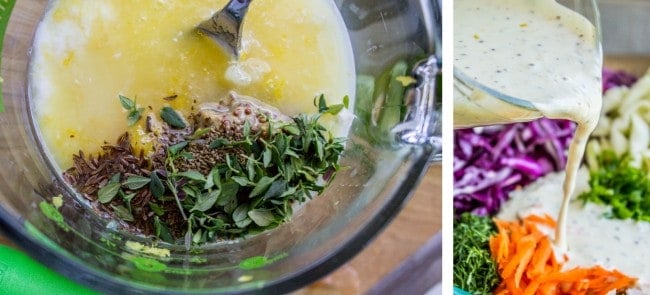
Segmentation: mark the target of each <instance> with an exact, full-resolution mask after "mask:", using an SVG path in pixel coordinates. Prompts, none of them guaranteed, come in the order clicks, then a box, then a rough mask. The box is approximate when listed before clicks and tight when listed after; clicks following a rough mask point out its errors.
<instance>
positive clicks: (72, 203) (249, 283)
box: [0, 0, 441, 294]
mask: <svg viewBox="0 0 650 295" xmlns="http://www.w3.org/2000/svg"><path fill="white" fill-rule="evenodd" d="M9 2H11V5H5V4H1V5H4V6H3V7H0V8H3V10H5V11H6V13H7V14H9V13H10V15H11V16H10V18H9V19H8V21H9V25H8V28H7V31H6V34H5V36H4V48H3V52H2V72H1V74H2V78H3V80H4V81H3V91H2V93H3V102H4V108H5V110H4V112H2V113H0V230H2V232H4V234H5V235H7V236H8V237H9V238H11V239H12V240H13V241H14V242H15V243H16V244H17V245H18V246H19V247H20V248H22V249H23V250H24V251H26V252H27V253H28V254H29V255H30V256H32V257H34V258H36V259H37V260H38V261H40V262H41V263H43V264H45V265H47V266H49V267H50V268H52V269H54V270H55V271H57V272H59V273H61V274H63V275H64V276H66V277H68V278H71V279H73V280H74V281H76V282H79V283H81V284H83V285H86V286H89V287H91V288H93V289H96V290H98V291H101V292H104V293H124V292H128V293H129V294H133V293H136V294H137V293H192V294H201V293H231V294H232V293H253V292H256V293H258V292H264V293H286V292H290V291H292V290H295V289H297V288H299V287H302V286H304V285H306V284H308V283H310V282H312V281H314V280H316V279H318V278H320V277H322V276H324V275H325V274H327V273H329V272H330V271H332V270H334V269H335V268H337V267H338V266H340V265H341V264H343V263H344V262H346V261H347V260H349V259H350V258H351V257H352V256H354V255H355V254H356V253H358V252H359V251H360V250H361V249H362V248H363V247H364V246H365V245H366V244H367V243H369V241H370V240H371V239H372V238H373V237H374V236H375V235H376V234H377V233H378V232H379V231H380V230H381V229H382V228H383V227H384V226H385V225H386V224H387V223H388V222H389V221H390V220H391V219H392V218H393V217H394V216H395V215H396V213H397V212H398V211H399V210H400V208H401V206H402V205H403V204H404V203H405V201H406V200H407V199H408V197H409V195H410V193H411V191H412V190H413V188H414V187H415V186H416V185H417V184H418V182H419V179H420V177H421V174H422V173H423V171H424V170H425V168H426V167H427V166H428V165H429V163H430V161H431V160H432V159H435V158H439V155H440V137H439V135H440V124H438V123H439V116H438V113H437V111H436V110H439V109H440V108H439V101H436V98H437V97H439V93H437V92H436V90H437V87H436V86H437V84H436V79H435V78H436V76H437V75H438V73H439V71H438V69H439V66H440V64H439V62H438V61H439V54H440V51H439V50H440V46H439V44H440V33H441V32H440V25H439V24H440V23H441V22H440V13H439V11H440V9H439V7H440V4H439V2H435V1H431V0H408V1H393V0H379V1H378V0H336V1H334V2H335V3H336V5H337V7H338V8H339V10H340V12H341V15H342V16H343V18H344V20H345V23H346V25H347V28H348V32H349V36H350V40H351V44H352V47H353V51H354V57H355V65H356V73H357V76H358V83H357V94H356V107H355V113H356V115H357V116H356V119H355V122H354V124H353V127H352V131H351V134H350V139H349V141H348V144H347V147H346V150H345V152H344V155H343V156H342V159H341V165H342V166H344V167H347V169H343V170H342V171H340V173H339V174H338V175H337V177H336V178H335V179H334V180H333V182H332V184H331V185H330V186H329V187H328V188H327V189H326V190H325V191H324V192H323V193H322V194H321V195H319V196H317V197H315V198H314V199H313V200H311V201H309V202H307V203H306V204H305V205H304V207H303V208H301V209H300V210H298V211H297V212H295V215H294V216H293V218H292V221H291V222H289V223H287V224H285V225H283V226H280V227H278V228H276V229H274V230H272V231H268V232H264V233H261V234H258V235H255V236H252V237H248V238H245V239H238V240H234V241H229V242H221V243H217V244H210V245H206V246H201V247H197V248H195V249H191V250H190V251H187V250H186V249H185V247H184V246H182V245H163V244H159V245H157V246H156V247H157V248H164V249H167V250H169V251H170V256H168V257H161V256H157V255H155V254H154V253H153V252H155V251H153V250H151V248H148V246H151V245H152V243H151V241H150V240H148V239H145V238H142V237H139V236H135V235H131V234H128V233H125V232H120V231H118V230H115V229H113V227H112V226H111V225H110V223H109V221H108V220H105V219H103V218H101V217H99V216H98V215H96V214H95V213H93V211H92V210H90V208H89V205H88V204H87V203H86V202H85V201H83V200H81V199H80V198H78V197H77V196H76V195H75V193H74V191H72V190H71V189H70V188H69V187H68V186H66V185H65V184H64V183H63V182H62V180H61V177H60V175H58V174H57V173H55V170H54V169H53V165H52V164H51V163H49V162H48V158H47V157H46V156H45V155H44V154H43V148H42V146H41V143H40V142H39V141H38V137H37V135H36V131H35V130H34V124H33V123H32V118H31V114H30V102H29V93H28V91H27V89H28V81H27V69H28V65H29V60H30V48H31V45H32V41H33V36H34V31H35V28H36V25H37V24H38V22H39V20H40V18H41V16H42V15H43V12H44V11H45V9H46V7H47V5H48V1H45V0H18V1H16V2H15V6H14V7H13V10H12V9H11V8H12V5H13V1H9ZM0 21H7V18H6V17H3V18H0ZM400 63H401V64H406V65H408V69H409V70H408V71H407V72H406V74H412V75H413V77H415V78H416V80H417V83H415V84H414V85H413V86H409V87H405V88H404V87H402V86H401V84H400V83H397V81H394V80H390V79H389V80H386V79H383V80H382V78H381V77H382V75H383V77H386V76H387V77H389V78H394V77H393V76H391V74H395V67H396V65H397V64H400ZM411 70H412V71H411ZM382 81H383V82H382ZM386 81H388V82H386ZM395 101H399V102H400V103H398V104H392V102H395ZM377 114H378V115H377ZM54 196H61V198H59V197H54ZM53 197H54V198H53ZM142 245H145V247H142Z"/></svg>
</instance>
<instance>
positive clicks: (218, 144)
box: [209, 138, 230, 149]
mask: <svg viewBox="0 0 650 295" xmlns="http://www.w3.org/2000/svg"><path fill="white" fill-rule="evenodd" d="M228 144H230V142H229V141H228V140H226V139H224V138H217V139H215V140H214V141H212V142H211V143H210V145H209V148H211V149H218V148H220V147H222V146H225V145H228Z"/></svg>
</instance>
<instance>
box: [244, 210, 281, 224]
mask: <svg viewBox="0 0 650 295" xmlns="http://www.w3.org/2000/svg"><path fill="white" fill-rule="evenodd" d="M248 217H250V219H251V220H253V222H255V224H257V225H258V226H261V227H267V226H269V225H271V223H273V222H274V221H275V217H274V216H273V212H271V211H270V210H264V209H254V210H251V211H248Z"/></svg>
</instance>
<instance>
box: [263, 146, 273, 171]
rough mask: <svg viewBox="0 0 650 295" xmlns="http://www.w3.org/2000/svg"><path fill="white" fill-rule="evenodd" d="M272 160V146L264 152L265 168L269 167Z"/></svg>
mask: <svg viewBox="0 0 650 295" xmlns="http://www.w3.org/2000/svg"><path fill="white" fill-rule="evenodd" d="M272 160H273V151H272V150H271V149H270V148H267V149H265V150H264V153H263V154H262V164H263V165H264V168H268V167H269V166H270V165H271V161H272Z"/></svg>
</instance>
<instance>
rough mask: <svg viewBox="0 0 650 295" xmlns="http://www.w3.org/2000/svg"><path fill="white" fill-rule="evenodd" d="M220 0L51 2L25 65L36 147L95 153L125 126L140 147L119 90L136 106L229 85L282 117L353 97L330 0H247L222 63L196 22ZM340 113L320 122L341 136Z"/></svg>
mask: <svg viewBox="0 0 650 295" xmlns="http://www.w3.org/2000/svg"><path fill="white" fill-rule="evenodd" d="M225 4H226V1H225V0H195V1H171V0H145V1H133V0H131V1H129V0H104V1H85V0H57V1H52V3H50V6H49V8H48V11H47V13H46V15H45V16H44V19H43V20H42V22H41V23H40V25H39V27H38V29H37V33H36V38H35V43H34V51H33V53H32V61H31V64H30V85H29V87H30V92H31V94H30V99H31V106H32V108H33V110H34V111H33V113H34V116H35V120H36V122H37V126H38V129H39V130H40V136H41V137H42V140H43V141H44V142H45V146H46V148H47V152H48V153H49V154H50V155H51V157H52V159H53V160H54V161H55V162H56V163H57V164H58V165H59V166H60V167H61V168H62V169H66V168H67V167H70V166H71V165H72V157H71V155H73V154H76V153H78V152H79V151H80V150H83V151H84V152H98V151H100V149H101V146H102V145H104V144H105V142H109V143H112V142H114V141H115V140H116V139H117V138H118V137H119V136H120V134H122V133H124V132H125V131H127V130H128V131H130V133H131V135H132V141H133V143H134V145H135V146H136V147H138V146H142V145H146V144H147V143H146V142H145V141H144V137H141V136H142V135H143V134H145V129H144V122H143V121H144V120H140V122H139V123H138V124H136V125H135V126H132V127H129V126H128V124H127V119H126V116H127V113H128V112H127V111H126V110H124V109H123V108H122V106H121V105H120V102H119V99H118V95H124V96H126V97H129V98H131V99H135V101H136V103H137V104H138V106H139V107H144V108H145V113H144V114H143V116H146V114H147V113H149V112H150V113H157V112H158V111H159V110H160V109H161V108H162V107H163V106H171V107H172V108H174V109H176V110H177V111H180V112H181V113H182V114H184V115H187V114H189V113H190V112H191V109H192V107H193V106H196V105H198V104H201V103H204V102H211V101H219V99H220V98H221V97H223V96H225V95H226V94H227V93H228V92H229V91H236V92H237V93H239V94H242V95H247V96H253V97H256V98H258V99H260V100H262V101H264V102H266V103H268V104H270V105H273V106H275V107H277V108H278V109H279V110H280V111H281V112H283V113H285V114H287V115H290V116H291V115H296V114H298V113H314V112H316V108H315V107H314V105H313V99H314V97H315V96H317V95H320V94H324V95H325V96H326V97H327V101H328V103H332V104H334V103H341V102H342V100H343V97H344V96H346V95H350V96H352V95H353V94H354V87H355V86H354V85H355V83H354V81H355V80H354V75H355V73H354V63H353V57H352V51H351V47H350V42H349V39H348V35H347V32H346V30H345V26H344V24H343V21H342V20H341V18H340V15H339V14H338V10H337V9H336V7H335V5H334V3H333V2H332V1H330V0H311V1H303V0H273V1H256V2H254V3H252V4H251V6H250V7H249V11H248V14H247V16H246V21H245V23H244V29H243V37H242V51H241V54H240V58H239V59H238V60H233V59H231V58H230V57H229V56H227V55H226V53H225V52H223V51H222V50H221V49H220V48H219V47H218V45H216V44H215V43H214V42H213V41H211V40H209V39H208V38H207V37H205V36H201V35H199V34H198V33H197V32H196V30H195V28H196V25H197V24H199V23H200V22H201V21H203V20H205V19H207V18H209V17H210V16H211V15H212V14H213V13H214V12H215V11H216V10H217V9H219V8H221V7H223V6H224V5H225ZM351 117H352V116H351V114H350V112H349V111H344V112H342V113H341V114H339V115H338V116H337V117H336V118H330V119H326V120H325V121H324V124H325V125H326V126H327V127H329V128H331V130H332V131H333V133H334V135H336V136H344V135H345V134H346V133H347V131H348V129H349V125H350V118H351Z"/></svg>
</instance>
